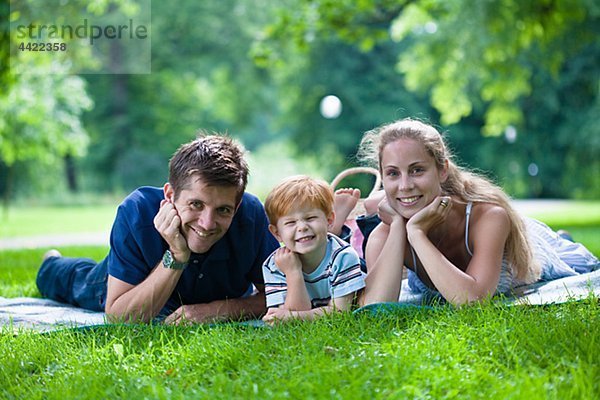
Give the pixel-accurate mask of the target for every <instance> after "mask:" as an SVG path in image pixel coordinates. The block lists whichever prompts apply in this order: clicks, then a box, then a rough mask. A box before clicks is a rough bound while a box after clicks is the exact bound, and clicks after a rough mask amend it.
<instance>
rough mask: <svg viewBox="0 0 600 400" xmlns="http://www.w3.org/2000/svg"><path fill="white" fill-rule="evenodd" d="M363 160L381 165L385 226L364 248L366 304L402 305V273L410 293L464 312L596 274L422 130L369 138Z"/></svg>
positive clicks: (594, 262)
mask: <svg viewBox="0 0 600 400" xmlns="http://www.w3.org/2000/svg"><path fill="white" fill-rule="evenodd" d="M361 154H362V156H363V158H366V159H367V160H371V161H374V162H375V163H377V165H378V167H379V170H380V172H381V176H382V179H383V188H384V191H385V198H384V199H383V200H382V201H381V203H379V216H380V218H381V220H382V223H380V224H379V225H377V227H376V228H375V229H374V230H373V232H372V233H371V234H370V236H369V239H368V242H367V246H366V253H365V258H366V263H367V268H368V271H369V273H368V276H367V279H366V284H367V286H366V289H365V292H364V297H363V299H362V302H363V303H364V304H371V303H378V302H385V301H397V299H398V297H399V294H400V287H401V279H402V266H406V267H407V268H408V269H409V270H410V271H412V272H409V285H410V287H411V289H413V290H415V291H417V292H421V293H424V294H426V295H434V296H435V295H441V297H443V298H444V299H445V300H446V301H448V302H450V303H452V304H456V305H459V304H465V303H470V302H472V301H477V300H481V299H484V298H486V297H488V296H491V295H494V294H497V293H505V292H509V291H510V289H512V288H513V287H515V286H518V285H520V284H528V283H532V282H535V281H537V280H540V279H544V280H550V279H557V278H561V277H564V276H569V275H577V274H578V273H584V272H589V271H592V270H594V269H596V268H598V267H599V266H600V261H598V259H597V258H596V257H594V255H592V254H591V253H590V252H589V251H588V250H587V249H586V248H585V247H583V246H582V245H581V244H577V243H573V242H571V241H568V240H566V239H563V238H562V237H560V236H559V235H558V234H556V233H555V232H553V231H552V230H551V229H550V228H548V227H547V226H546V225H544V224H542V223H541V222H539V221H535V220H532V219H528V218H522V217H520V216H519V215H518V214H517V213H516V212H515V210H514V209H513V208H512V207H511V205H510V202H509V197H508V196H507V195H506V194H505V193H504V192H503V191H502V189H500V188H499V187H498V186H496V185H494V184H493V183H491V182H490V181H489V180H487V179H486V178H484V177H482V176H479V175H477V174H475V173H473V172H469V171H466V170H464V169H463V168H461V167H459V166H457V165H456V164H455V163H454V162H453V161H452V159H451V155H450V153H449V151H448V149H447V147H446V145H445V143H444V140H443V138H442V136H441V135H440V133H439V132H438V131H437V130H436V129H435V128H433V127H432V126H429V125H426V124H424V123H422V122H419V121H416V120H410V119H405V120H400V121H397V122H394V123H392V124H389V125H384V126H382V127H380V128H378V129H375V130H373V131H370V132H367V133H366V134H365V136H364V137H363V140H362V142H361Z"/></svg>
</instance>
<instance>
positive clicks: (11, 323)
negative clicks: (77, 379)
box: [0, 270, 600, 332]
mask: <svg viewBox="0 0 600 400" xmlns="http://www.w3.org/2000/svg"><path fill="white" fill-rule="evenodd" d="M592 293H593V294H594V295H595V296H597V297H600V270H597V271H594V272H590V273H588V274H582V275H576V276H570V277H567V278H562V279H557V280H554V281H550V282H538V283H534V284H531V285H525V286H521V287H519V288H517V289H516V290H515V292H514V294H513V296H512V297H509V298H507V299H505V301H506V302H507V303H509V304H514V305H543V304H558V303H564V302H567V301H577V300H582V299H586V298H588V297H589V296H590V294H592ZM406 305H411V306H417V307H419V306H422V307H427V306H428V305H426V304H425V303H424V301H423V298H422V296H421V295H420V294H417V293H414V292H412V291H411V290H410V288H409V287H408V283H407V280H406V279H405V280H404V281H403V282H402V290H401V295H400V299H399V302H398V303H385V304H384V305H382V306H381V307H377V305H370V306H367V307H363V309H367V310H373V309H378V311H384V312H385V311H394V310H395V309H397V308H401V307H405V306H406ZM357 312H361V309H359V310H357ZM106 323H107V321H106V318H105V315H104V313H102V312H94V311H89V310H84V309H82V308H77V307H73V306H71V305H68V304H63V303H58V302H56V301H53V300H48V299H40V298H32V297H17V298H4V297H0V332H2V331H6V330H9V331H12V332H20V331H24V330H29V331H31V330H33V331H37V332H48V331H53V330H59V329H65V328H82V327H89V326H97V325H104V324H106ZM244 324H246V325H250V326H262V325H263V324H262V321H258V320H253V321H247V322H245V323H244Z"/></svg>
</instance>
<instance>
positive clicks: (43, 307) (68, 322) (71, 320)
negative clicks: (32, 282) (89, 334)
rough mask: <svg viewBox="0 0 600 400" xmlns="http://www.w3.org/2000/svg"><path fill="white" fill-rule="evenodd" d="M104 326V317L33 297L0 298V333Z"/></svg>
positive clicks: (68, 305)
mask: <svg viewBox="0 0 600 400" xmlns="http://www.w3.org/2000/svg"><path fill="white" fill-rule="evenodd" d="M105 323H106V318H105V314H104V313H103V312H96V311H90V310H85V309H83V308H78V307H75V306H72V305H70V304H64V303H59V302H57V301H54V300H49V299H40V298H35V297H15V298H5V297H0V330H1V329H5V328H9V329H12V330H13V331H19V330H21V329H27V330H34V331H38V332H46V331H53V330H57V329H60V328H75V327H84V326H93V325H103V324H105Z"/></svg>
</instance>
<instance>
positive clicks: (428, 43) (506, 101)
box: [255, 0, 600, 198]
mask: <svg viewBox="0 0 600 400" xmlns="http://www.w3.org/2000/svg"><path fill="white" fill-rule="evenodd" d="M354 3H356V2H351V1H339V2H333V1H330V0H309V1H305V2H302V3H300V5H299V6H297V7H291V6H288V7H282V10H281V11H280V14H279V19H278V20H277V21H275V22H274V23H273V24H272V25H271V26H269V27H268V29H267V30H266V31H265V37H264V38H261V39H260V40H259V41H257V42H256V46H255V54H256V55H257V60H258V62H259V63H261V65H271V66H274V67H275V68H280V67H281V66H282V65H283V66H285V68H288V69H289V67H290V65H291V66H292V67H294V66H296V65H297V68H298V69H299V70H303V71H304V70H306V68H307V66H308V68H311V62H310V61H306V60H303V61H302V64H300V63H298V61H297V60H298V59H299V58H300V56H299V55H298V54H304V56H305V57H307V58H308V60H313V59H315V54H319V49H320V48H322V47H323V43H327V42H332V43H336V41H338V43H339V41H341V42H344V43H348V44H349V45H351V46H354V48H355V49H356V50H357V51H359V52H360V51H362V52H365V53H366V56H365V57H371V58H372V59H373V60H375V62H380V64H381V65H391V64H392V63H394V64H396V66H397V71H398V72H399V73H400V75H399V76H400V77H402V79H403V80H402V81H401V82H399V84H397V83H396V79H398V78H395V79H394V78H391V79H390V76H389V75H385V74H384V75H378V74H377V72H376V71H377V70H376V69H375V68H373V67H372V66H368V65H364V66H363V67H364V68H363V69H362V71H364V72H363V74H362V76H365V75H370V76H373V77H374V81H375V82H379V85H377V84H374V85H373V84H371V85H360V83H359V84H358V87H356V90H357V91H358V92H359V93H361V94H363V95H364V93H366V92H367V91H366V90H365V88H366V87H369V91H370V92H371V93H374V94H375V96H374V97H379V98H382V93H385V92H386V91H387V92H392V91H393V92H394V93H395V94H398V93H400V92H402V91H403V90H404V88H407V89H409V90H411V91H412V92H414V93H417V94H418V95H419V96H425V97H426V98H428V99H429V102H430V104H431V105H432V106H433V107H434V108H435V109H436V111H437V112H439V113H440V116H439V121H440V122H441V124H442V125H444V126H448V125H454V126H453V127H452V128H451V130H450V131H451V134H452V142H453V144H454V145H455V147H456V148H459V149H460V151H461V152H462V153H464V154H466V155H467V156H466V157H462V158H461V159H462V160H463V161H464V163H465V164H467V165H470V166H472V167H477V168H479V169H482V170H484V171H492V172H493V174H494V176H495V177H497V179H498V180H499V181H501V182H502V183H503V184H504V185H505V187H506V188H507V190H508V191H509V192H510V193H511V194H513V195H515V196H534V197H538V196H540V197H573V196H575V197H579V198H595V197H597V191H598V190H597V188H598V187H600V181H599V179H600V178H598V177H599V176H600V174H599V172H600V164H599V163H600V161H598V159H597V157H595V156H594V155H595V154H598V151H600V146H599V145H598V139H597V138H598V137H600V136H598V134H597V133H598V132H597V131H598V129H600V128H599V126H600V125H599V124H598V123H597V118H595V117H594V116H595V115H597V111H598V101H599V100H598V87H599V86H598V85H599V82H598V76H599V75H598V68H599V67H598V66H599V65H600V63H599V62H598V59H599V57H600V47H599V46H598V41H597V40H596V38H597V37H598V34H599V33H600V31H599V28H598V27H599V26H600V24H599V23H598V18H599V17H600V11H599V8H598V6H597V4H596V3H595V2H593V1H590V0H578V1H574V2H573V1H553V2H550V1H539V2H521V1H515V0H493V1H482V2H475V3H473V2H470V1H462V0H460V1H453V2H447V1H435V0H434V1H431V0H423V1H414V2H403V1H400V2H397V1H394V2H390V1H384V0H364V1H360V2H358V4H356V5H354ZM353 32H357V35H353ZM392 39H393V40H394V41H395V42H396V43H397V45H396V46H392V45H390V41H391V40H392ZM381 48H387V49H389V50H388V51H390V55H392V56H393V57H395V58H396V60H397V62H394V61H392V62H390V61H388V58H387V57H384V58H383V59H381V58H380V55H381V52H378V51H377V50H378V49H381ZM341 52H342V53H343V54H349V52H348V50H343V51H341ZM331 53H332V51H331V49H328V50H327V51H326V52H325V54H327V56H329V55H330V54H331ZM334 54H335V53H334ZM320 64H321V65H323V64H324V65H327V67H329V66H330V65H331V64H327V63H324V62H323V61H322V60H320ZM336 65H348V63H337V64H336ZM327 67H325V68H327ZM329 69H330V70H331V67H329ZM382 69H383V70H385V68H382ZM292 70H293V71H294V74H295V75H294V76H299V75H300V74H298V73H297V72H296V71H297V70H296V69H295V68H292ZM309 70H310V69H309ZM345 70H346V68H342V71H339V72H338V71H337V70H336V73H338V74H339V75H340V76H343V77H344V78H346V80H349V79H352V81H353V82H356V81H357V79H356V75H351V76H349V77H346V75H345ZM386 71H387V70H386ZM358 76H360V75H358ZM358 81H359V82H360V79H358ZM309 82H310V81H309ZM371 83H372V82H371ZM385 84H387V85H388V86H387V87H386V86H385ZM313 86H314V85H313ZM353 86H354V85H353ZM378 86H381V87H382V90H378ZM301 87H303V88H307V87H310V85H309V83H308V82H303V85H302V86H301ZM390 88H393V89H396V88H398V90H391V89H390ZM338 91H339V88H338ZM313 92H314V90H313ZM292 93H297V94H298V95H299V96H301V97H302V98H304V99H307V98H308V99H310V98H311V97H315V95H314V94H312V93H306V89H305V90H304V91H302V90H295V91H292ZM311 95H312V96H311ZM404 98H408V96H405V97H404ZM413 99H418V97H417V98H413ZM370 100H371V99H370ZM413 101H414V100H413ZM382 103H383V104H386V105H388V104H389V105H395V106H396V107H398V104H402V105H403V104H405V103H403V102H402V100H401V98H398V99H392V98H388V99H383V98H382ZM368 104H372V103H371V102H369V103H368ZM414 104H415V105H417V107H416V108H413V107H409V108H407V111H408V113H407V114H408V115H410V116H417V117H423V116H425V118H426V119H430V120H431V122H433V123H436V115H435V113H432V112H431V111H430V110H427V108H426V107H424V106H423V104H422V102H419V101H416V102H414ZM298 109H299V107H296V109H295V110H298ZM360 113H361V114H363V115H369V116H372V117H373V119H375V120H378V122H377V123H376V124H375V125H379V124H380V123H382V122H387V121H389V120H391V119H394V118H398V117H401V116H402V115H394V117H393V118H390V117H389V116H388V117H385V116H384V115H383V114H380V113H377V112H373V110H370V109H362V110H360ZM342 118H343V117H342ZM303 121H304V119H303ZM340 121H342V119H340ZM343 122H344V123H345V126H352V127H357V128H358V127H359V129H358V132H362V131H363V130H364V129H365V125H364V124H363V125H361V124H359V123H356V124H354V123H353V122H354V121H347V120H346V121H343ZM311 128H312V127H311ZM367 129H368V128H367ZM508 130H515V131H516V132H518V138H517V140H516V142H514V143H507V142H505V141H504V140H503V139H500V138H499V137H498V136H499V135H501V134H503V133H506V132H507V131H508ZM318 131H319V129H314V128H312V129H310V132H318ZM480 133H483V134H484V135H485V136H487V137H489V136H497V137H498V139H496V140H486V139H477V138H474V137H472V136H471V135H479V134H480ZM300 135H301V136H302V137H304V136H305V135H304V134H299V135H297V136H300ZM592 135H594V136H592ZM308 137H310V136H308ZM343 149H344V150H345V149H346V148H343ZM345 151H347V150H345ZM563 161H564V162H563ZM530 164H536V165H537V167H538V170H539V174H538V175H536V176H531V175H530V174H529V173H528V167H529V166H530ZM582 165H586V168H581V166H582Z"/></svg>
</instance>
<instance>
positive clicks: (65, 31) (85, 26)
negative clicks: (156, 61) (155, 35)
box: [16, 18, 148, 45]
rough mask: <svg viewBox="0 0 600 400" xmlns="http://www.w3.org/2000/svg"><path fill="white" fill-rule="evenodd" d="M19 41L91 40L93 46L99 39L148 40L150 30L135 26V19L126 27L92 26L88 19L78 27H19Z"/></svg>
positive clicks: (36, 25) (33, 25) (32, 25)
mask: <svg viewBox="0 0 600 400" xmlns="http://www.w3.org/2000/svg"><path fill="white" fill-rule="evenodd" d="M16 30H17V39H25V38H27V39H69V40H72V39H76V38H78V39H86V38H87V39H89V43H90V44H91V45H93V44H94V40H96V41H97V40H98V39H102V38H105V39H124V38H129V39H134V38H136V39H146V38H147V37H148V28H147V27H146V26H145V25H135V24H134V22H133V19H129V21H128V23H127V24H125V25H106V26H99V25H92V24H89V22H88V19H87V18H86V19H84V20H83V23H81V24H79V25H76V26H75V27H73V26H71V25H40V24H33V23H31V24H29V25H27V26H25V25H18V26H17V29H16Z"/></svg>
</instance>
